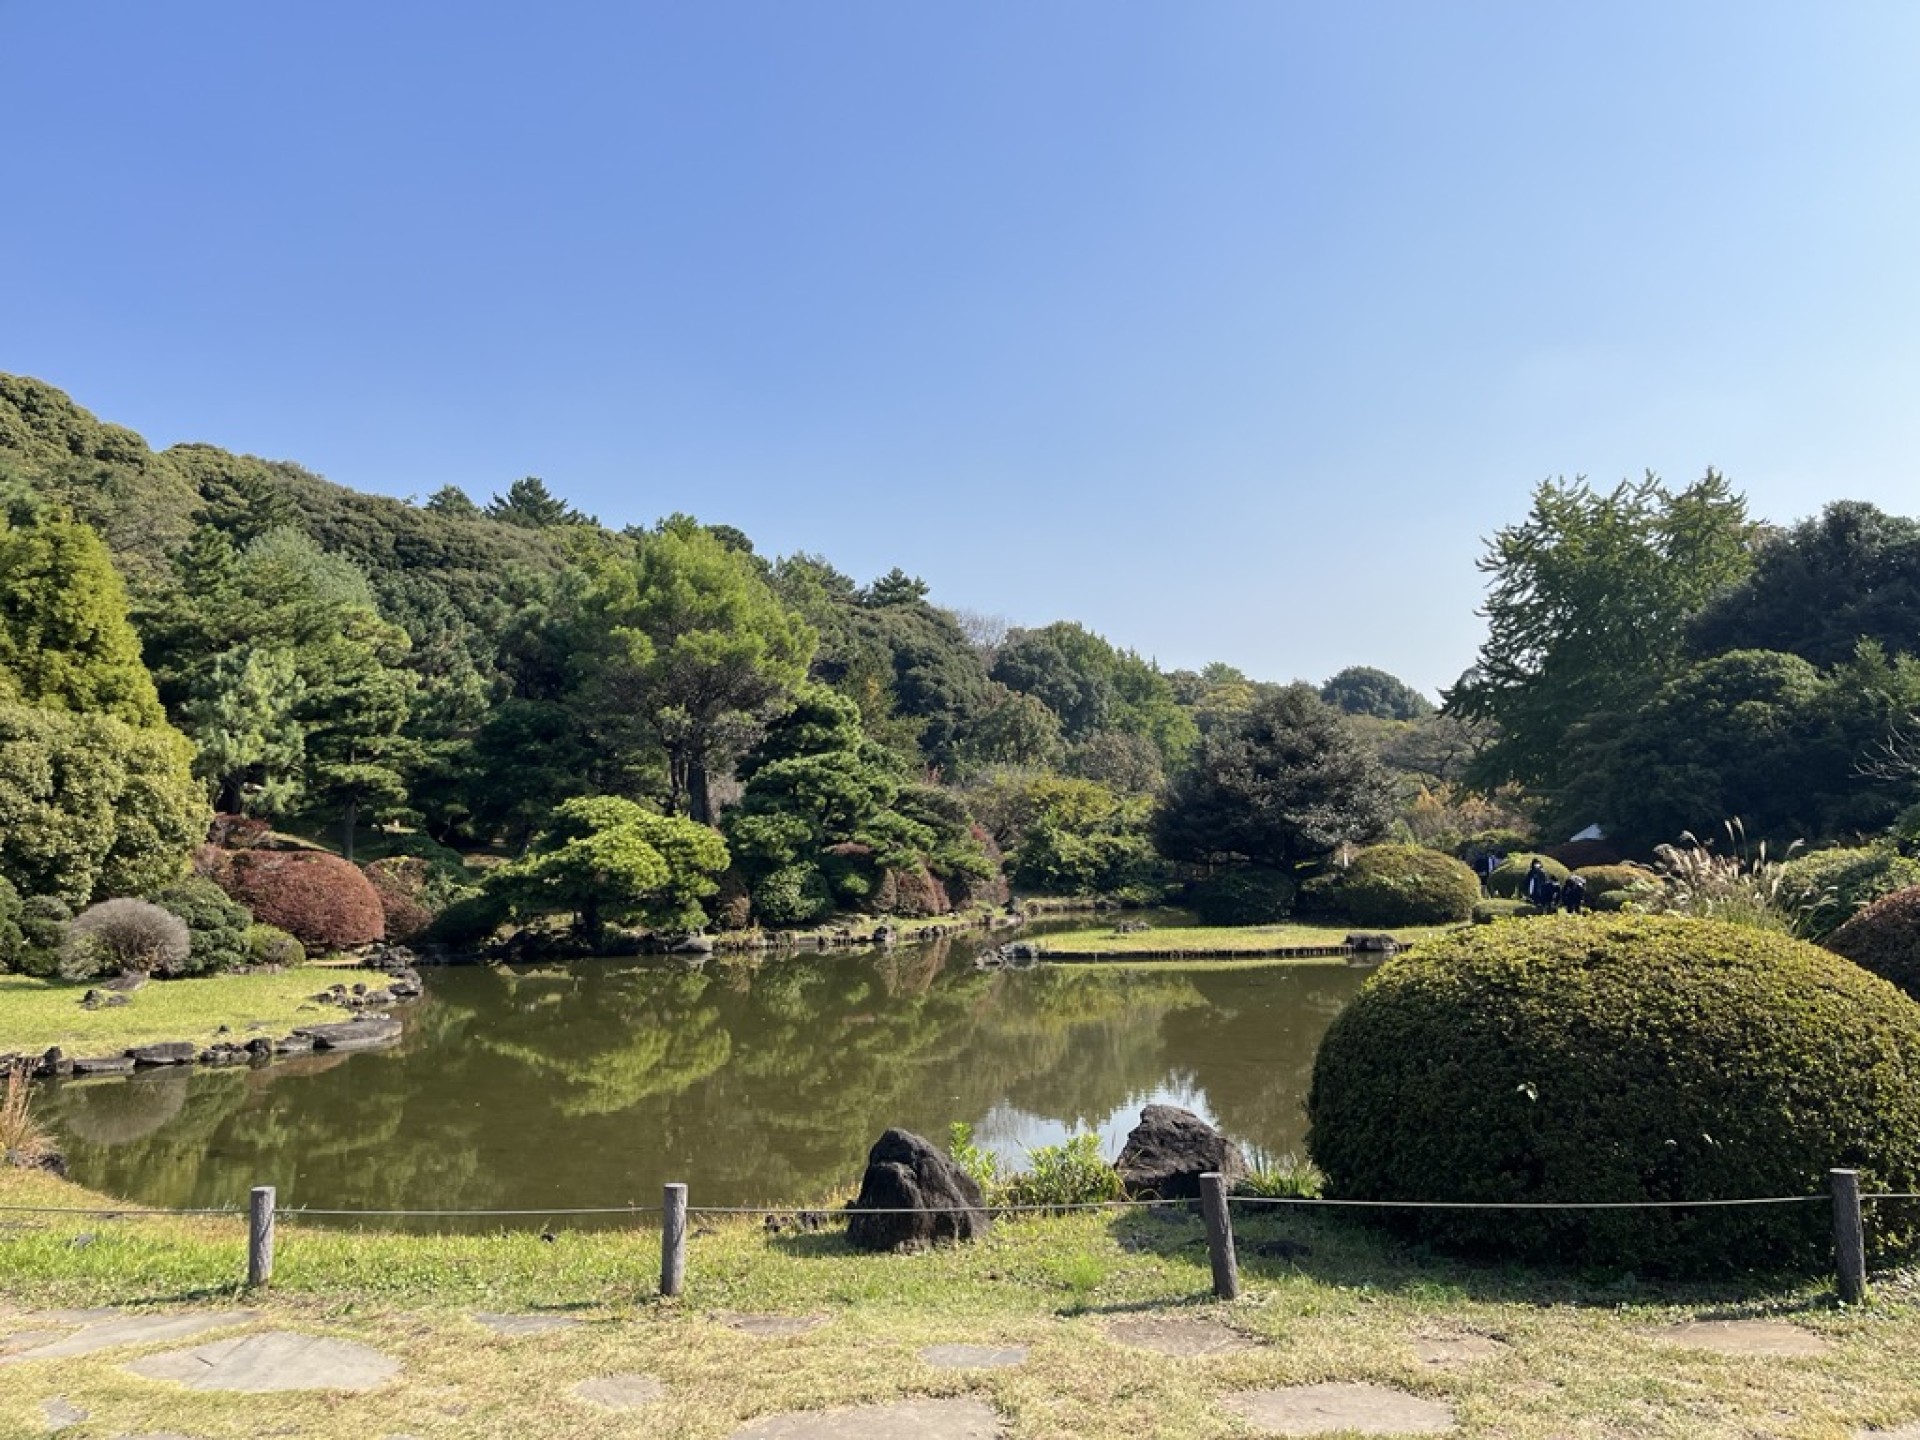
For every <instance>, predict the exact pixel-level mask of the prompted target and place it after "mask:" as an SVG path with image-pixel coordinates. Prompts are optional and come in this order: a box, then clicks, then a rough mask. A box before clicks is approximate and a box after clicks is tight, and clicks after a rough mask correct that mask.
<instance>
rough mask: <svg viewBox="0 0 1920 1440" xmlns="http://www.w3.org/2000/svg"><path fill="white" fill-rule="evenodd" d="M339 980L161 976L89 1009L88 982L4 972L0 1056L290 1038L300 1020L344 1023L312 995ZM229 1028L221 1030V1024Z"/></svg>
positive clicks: (322, 973)
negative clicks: (120, 1001)
mask: <svg viewBox="0 0 1920 1440" xmlns="http://www.w3.org/2000/svg"><path fill="white" fill-rule="evenodd" d="M338 978H339V971H338V970H337V969H332V968H329V967H327V966H324V965H308V966H299V967H297V968H295V969H292V970H282V971H275V972H269V973H253V974H234V975H213V976H205V977H200V978H196V979H192V980H166V981H155V982H154V983H152V984H149V985H146V986H143V987H142V988H141V989H139V990H137V991H135V992H134V993H133V994H131V995H129V996H128V997H127V1003H126V1004H125V1005H119V1006H114V1007H112V1008H106V1009H99V1010H87V1009H83V1008H81V1005H80V1000H81V997H82V996H84V995H85V994H86V993H87V989H88V986H86V985H85V984H76V983H71V982H67V981H60V980H40V979H36V978H34V977H32V976H28V975H0V1055H6V1054H15V1055H37V1054H39V1053H41V1052H42V1051H44V1050H46V1049H47V1048H48V1047H49V1046H53V1045H58V1046H59V1047H60V1048H61V1049H62V1050H64V1051H65V1052H66V1053H67V1054H69V1055H117V1054H119V1053H120V1052H121V1051H122V1050H125V1049H127V1048H128V1047H129V1046H132V1045H150V1044H154V1043H157V1042H159V1041H163V1040H191V1041H192V1042H194V1043H195V1044H196V1045H207V1044H211V1043H212V1042H213V1041H214V1040H215V1039H233V1038H234V1037H235V1036H238V1037H239V1038H241V1039H246V1038H248V1036H249V1035H250V1034H251V1033H264V1034H272V1035H284V1034H286V1033H287V1032H288V1031H289V1030H291V1029H293V1027H294V1026H296V1025H305V1024H310V1023H312V1022H314V1021H318V1020H338V1019H339V1018H341V1012H340V1011H339V1010H337V1009H334V1008H332V1007H330V1006H325V1005H321V1004H320V1003H318V1002H317V1001H315V1000H314V999H313V996H314V995H315V994H316V993H317V992H319V991H322V990H325V989H326V988H327V987H328V986H329V985H331V984H333V983H334V982H335V981H336V980H337V979H338ZM223 1026H224V1027H225V1028H226V1030H227V1031H228V1032H229V1033H227V1034H224V1035H222V1034H221V1033H220V1031H221V1027H223Z"/></svg>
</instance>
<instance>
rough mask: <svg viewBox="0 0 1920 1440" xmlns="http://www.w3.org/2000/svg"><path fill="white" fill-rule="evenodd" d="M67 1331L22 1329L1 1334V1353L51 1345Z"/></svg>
mask: <svg viewBox="0 0 1920 1440" xmlns="http://www.w3.org/2000/svg"><path fill="white" fill-rule="evenodd" d="M66 1333H67V1332H66V1331H64V1330H20V1331H16V1332H15V1333H14V1334H12V1335H0V1355H17V1354H18V1353H19V1352H20V1351H22V1350H34V1349H38V1348H39V1347H40V1346H42V1345H51V1344H52V1343H53V1342H54V1341H56V1340H58V1339H59V1338H60V1337H61V1336H62V1335H64V1334H66Z"/></svg>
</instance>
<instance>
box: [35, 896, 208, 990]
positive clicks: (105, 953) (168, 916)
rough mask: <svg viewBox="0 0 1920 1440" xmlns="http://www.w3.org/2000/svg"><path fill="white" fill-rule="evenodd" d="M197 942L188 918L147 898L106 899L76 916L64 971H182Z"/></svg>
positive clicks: (80, 975)
mask: <svg viewBox="0 0 1920 1440" xmlns="http://www.w3.org/2000/svg"><path fill="white" fill-rule="evenodd" d="M192 948H193V942H192V939H191V937H190V936H189V934H188V931H187V922H186V921H184V920H182V919H181V918H180V917H179V916H178V915H175V914H173V913H172V912H171V911H168V910H163V909H161V908H160V907H159V906H158V905H155V904H153V903H152V902H151V901H148V900H102V901H101V902H100V903H99V904H98V905H93V906H89V907H88V908H87V909H85V910H82V911H81V912H80V913H79V914H78V915H76V916H74V917H73V923H72V924H71V925H69V926H67V933H66V936H65V938H64V939H63V940H62V941H61V944H60V974H61V976H62V977H63V978H65V979H68V980H91V979H93V978H94V976H96V975H113V974H118V973H120V972H122V971H128V970H136V971H152V972H155V973H157V974H161V975H168V974H178V973H179V971H180V968H181V967H182V966H184V965H185V964H186V963H187V955H188V953H189V952H190V951H191V950H192Z"/></svg>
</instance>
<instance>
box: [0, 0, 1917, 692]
mask: <svg viewBox="0 0 1920 1440" xmlns="http://www.w3.org/2000/svg"><path fill="white" fill-rule="evenodd" d="M1917 73H1920V6H1914V5H1912V4H1910V3H1907V0H1898V3H1881V4H1869V3H1835V4H1831V5H1814V4H1792V5H1783V4H1768V3H1759V0H1727V3H1708V0H1689V3H1682V4H1674V3H1671V0H1658V3H1626V4H1621V3H1610V4H1607V5H1586V6H1568V5H1542V4H1539V3H1537V0H1511V3H1492V0H1486V3H1478V0H1461V3H1447V4H1438V3H1431V0H1408V3H1401V4H1366V3H1356V4H1339V5H1333V4H1326V5H1319V6H1306V5H1296V4H1282V3H1278V0H1270V3H1257V4H1240V3H1224V0H1223V3H1208V0H1200V3H1193V4H1130V3H1113V0H1102V3H1069V0H1048V3H1044V4H1032V3H1024V0H1021V3H1011V0H1008V3H968V4H964V5H961V4H947V5H939V4H901V3H897V0H870V3H826V0H820V3H806V4H793V3H789V0H778V3H746V0H730V3H721V4H710V3H691V0H689V3H683V4H672V5H670V4H666V3H646V4H613V3H608V4H569V3H547V4H544V5H539V6H531V5H524V4H517V5H511V6H508V5H495V4H484V3H462V4H452V3H446V4H425V3H407V4H393V3H377V4H376V3H364V0H344V3H343V0H334V3H328V4H324V5H318V4H316V5H300V6H292V5H271V4H260V3H258V0H244V3H242V0H233V3H198V0H174V3H169V4H165V5H156V4H152V3H144V0H142V3H128V0H101V3H88V4H29V3H26V0H0V95H4V96H5V97H6V109H7V114H8V117H9V118H8V128H9V132H10V136H11V138H10V141H9V143H8V146H7V157H8V158H7V162H6V164H5V166H4V167H0V187H4V188H3V190H0V193H3V194H4V202H5V219H4V221H3V222H0V275H3V276H4V281H0V370H8V371H13V372H16V373H25V374H31V375H37V376H40V377H42V378H44V379H46V380H48V381H51V382H52V383H54V384H56V385H59V386H61V387H62V388H64V389H66V390H68V391H69V392H70V393H71V394H72V395H73V396H74V397H75V398H76V399H77V400H78V401H79V402H80V403H81V404H82V405H85V406H87V407H88V408H89V409H92V410H94V411H96V412H98V413H99V414H101V415H103V416H105V417H107V418H109V419H113V420H117V421H120V422H122V423H124V424H128V425H131V426H133V427H134V428H136V429H138V430H139V431H141V432H142V433H143V434H145V435H146V436H147V437H148V439H149V440H151V441H153V442H154V443H155V444H156V445H161V446H164V445H167V444H170V443H173V442H176V441H180V440H206V441H210V442H213V443H216V444H220V445H224V446H227V447H229V448H232V449H236V450H243V451H249V452H252V453H255V454H260V455H266V456H270V457H275V458H284V459H291V460H296V461H299V462H300V463H302V464H304V465H306V466H308V467H309V468H311V469H314V470H317V471H319V472H320V473H322V474H324V475H326V476H328V477H329V478H331V479H333V480H337V481H339V482H341V483H343V484H347V485H351V486H354V487H356V488H359V489H364V490H374V491H381V492H386V493H390V494H396V495H403V496H404V495H414V496H417V497H420V498H424V497H425V496H427V495H428V494H430V493H432V492H433V491H434V490H435V489H437V488H438V487H439V486H441V485H444V484H449V483H451V484H457V485H459V486H461V487H462V488H464V489H465V490H466V491H467V492H468V493H469V494H471V495H473V496H474V497H475V498H476V499H478V500H480V501H482V502H484V501H485V500H486V499H487V498H488V496H490V495H491V494H493V493H494V492H496V491H501V490H504V489H505V488H506V487H507V485H508V484H510V483H511V482H512V481H513V480H514V479H515V478H517V477H519V476H521V475H525V474H537V475H540V476H542V477H544V478H545V479H546V481H547V482H548V484H549V485H550V486H551V487H552V488H553V489H554V490H555V491H556V492H557V493H559V494H561V495H564V496H565V497H566V498H568V499H569V500H571V501H573V502H574V503H575V504H577V505H579V506H580V507H582V508H583V509H586V510H589V511H592V512H593V513H595V514H597V515H598V516H599V517H600V518H601V519H602V520H604V521H607V522H609V523H612V524H625V523H635V522H637V523H643V524H644V523H650V522H651V521H653V520H654V519H656V518H658V517H659V516H661V515H663V514H666V513H670V512H672V511H676V510H684V511H690V512H692V513H694V514H697V515H698V516H700V517H701V518H702V519H705V520H709V521H726V522H729V523H732V524H735V525H738V526H740V527H741V528H742V529H744V530H746V531H747V532H748V533H749V534H750V535H751V536H753V538H754V539H755V541H756V543H757V545H758V547H759V548H760V550H761V551H762V552H763V553H767V554H781V553H787V552H790V551H794V550H809V551H814V552H818V553H821V554H824V555H825V556H826V557H827V558H828V559H830V560H832V561H833V562H834V563H835V564H836V565H838V566H839V567H840V568H842V569H844V570H846V571H848V572H849V573H851V574H853V575H854V576H855V577H856V578H859V579H862V580H864V579H868V578H871V577H872V576H873V575H875V574H878V573H881V572H883V571H885V570H886V569H888V568H890V567H891V566H893V565H896V564H897V565H900V566H901V567H903V568H905V569H907V570H909V571H911V572H914V573H917V574H919V575H922V576H923V577H924V578H925V579H926V580H927V581H928V582H929V583H930V584H931V585H932V587H933V597H934V599H935V600H936V601H939V602H941V603H944V604H948V605H952V606H956V607H962V608H968V609H975V610H981V611H986V612H990V613H995V614H999V615H1003V616H1005V617H1007V618H1008V619H1009V620H1011V621H1013V622H1015V623H1020V624H1040V623H1044V622H1046V621H1048V620H1051V619H1055V618H1061V617H1070V618H1075V619H1079V620H1081V621H1082V622H1084V623H1086V624H1088V625H1089V626H1091V627H1092V628H1094V629H1096V630H1099V631H1100V632H1102V633H1104V634H1105V635H1107V636H1108V637H1109V638H1110V639H1112V640H1114V641H1115V642H1117V643H1120V644H1123V645H1127V646H1130V647H1133V648H1135V649H1138V650H1140V651H1142V652H1143V653H1146V654H1148V655H1151V656H1154V657H1156V658H1158V659H1159V661H1160V662H1161V663H1162V664H1163V665H1166V666H1168V667H1173V666H1186V665H1198V664H1201V663H1204V662H1206V661H1208V660H1213V659H1220V660H1226V661H1229V662H1231V663H1234V664H1237V665H1239V666H1241V667H1242V668H1243V669H1245V670H1247V671H1249V672H1250V673H1252V674H1254V675H1256V676H1259V677H1262V678H1271V679H1288V678H1294V677H1300V678H1306V679H1313V680H1318V679H1321V678H1324V677H1325V676H1326V675H1328V674H1330V673H1331V672H1333V671H1334V670H1337V669H1339V668H1341V667H1342V666H1344V665H1348V664H1373V665H1380V666H1383V667H1385V668H1387V669H1389V670H1392V671H1395V672H1396V673H1398V674H1400V675H1403V676H1404V677H1406V678H1407V679H1408V680H1410V681H1412V682H1414V683H1416V684H1418V685H1420V686H1423V687H1426V688H1432V687H1436V686H1439V685H1442V684H1445V683H1448V682H1449V681H1451V680H1452V679H1453V678H1454V676H1456V675H1457V674H1458V673H1459V671H1460V670H1461V669H1462V668H1463V667H1464V666H1465V665H1466V664H1467V663H1468V662H1469V661H1470V660H1471V658H1472V656H1473V653H1474V650H1475V648H1476V646H1477V644H1478V641H1479V638H1480V635H1481V631H1482V627H1481V623H1480V621H1479V620H1478V619H1477V618H1476V617H1475V615H1474V613H1473V611H1474V607H1475V605H1476V604H1477V603H1478V600H1479V598H1480V595H1481V593H1482V584H1483V582H1482V578H1481V577H1480V576H1479V575H1478V574H1477V572H1476V571H1475V569H1474V560H1475V558H1476V557H1477V556H1478V555H1479V554H1480V553H1481V550H1482V538H1483V537H1484V536H1486V535H1487V534H1489V533H1490V532H1491V531H1492V530H1493V529H1495V528H1496V527H1498V526H1500V525H1502V524H1507V523H1511V522H1512V521H1515V520H1517V519H1518V518H1520V516H1521V515H1522V514H1523V513H1524V510H1525V506H1526V501H1527V496H1528V493H1529V491H1530V489H1531V488H1532V487H1533V486H1534V485H1535V484H1536V483H1537V482H1539V481H1540V480H1542V479H1544V478H1546V477H1548V476H1552V475H1567V476H1572V475H1576V474H1585V475H1587V476H1589V477H1591V478H1592V479H1594V480H1596V481H1599V482H1604V483H1606V484H1608V485H1611V484H1612V483H1614V482H1616V481H1618V480H1620V479H1622V478H1625V477H1629V476H1638V475H1639V474H1640V473H1641V472H1642V471H1643V470H1646V469H1649V468H1650V469H1653V470H1655V471H1657V472H1659V473H1660V474H1662V475H1663V476H1665V477H1666V478H1667V479H1668V480H1670V481H1672V482H1674V483H1683V482H1685V481H1688V480H1691V479H1693V478H1695V477H1697V476H1698V475H1699V474H1700V473H1701V472H1702V471H1704V470H1705V468H1706V467H1707V466H1708V465H1714V466H1717V467H1718V468H1719V469H1721V470H1722V471H1724V472H1725V473H1727V474H1728V475H1729V477H1730V478H1731V479H1732V480H1733V481H1734V482H1735V484H1736V485H1738V486H1739V487H1741V488H1742V489H1744V490H1745V492H1746V493H1747V494H1748V496H1749V497H1750V499H1751V501H1752V503H1753V507H1754V509H1755V511H1756V512H1757V513H1759V514H1762V515H1764V516H1767V517H1769V518H1772V519H1775V520H1790V519H1794V518H1798V517H1801V516H1804V515H1808V514H1811V513H1813V512H1814V511H1816V510H1817V509H1818V508H1819V507H1820V506H1821V505H1822V504H1823V503H1825V502H1826V501H1828V500H1831V499H1835V498H1840V497H1843V496H1845V497H1855V498H1861V499H1867V500H1872V501H1875V502H1876V503H1878V504H1880V505H1882V506H1884V507H1886V508H1889V509H1893V510H1896V511H1899V512H1900V513H1903V514H1914V513H1920V463H1917V462H1920V403H1916V397H1920V283H1917V282H1916V263H1917V261H1920V84H1916V83H1915V75H1916V74H1917Z"/></svg>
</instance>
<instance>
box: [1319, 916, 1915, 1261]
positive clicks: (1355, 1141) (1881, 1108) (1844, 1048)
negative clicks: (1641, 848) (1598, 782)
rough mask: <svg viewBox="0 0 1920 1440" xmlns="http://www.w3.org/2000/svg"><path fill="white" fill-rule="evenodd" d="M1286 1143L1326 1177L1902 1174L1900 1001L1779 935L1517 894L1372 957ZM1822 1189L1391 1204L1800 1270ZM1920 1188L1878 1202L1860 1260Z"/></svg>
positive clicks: (1606, 1244) (1905, 1186)
mask: <svg viewBox="0 0 1920 1440" xmlns="http://www.w3.org/2000/svg"><path fill="white" fill-rule="evenodd" d="M1307 1108H1308V1117H1309V1122H1310V1126H1311V1129H1310V1131H1309V1135H1308V1146H1309V1149H1310V1150H1311V1152H1312V1155H1313V1159H1314V1162H1315V1163H1316V1164H1318V1165H1319V1166H1320V1167H1321V1169H1323V1170H1324V1171H1325V1172H1326V1174H1327V1178H1328V1193H1329V1194H1331V1195H1335V1196H1339V1197H1343V1198H1347V1199H1369V1200H1455V1201H1508V1202H1512V1201H1558V1202H1576V1201H1577V1202H1589V1203H1590V1202H1596V1201H1645V1200H1709V1199H1749V1198H1757V1197H1771V1196H1796V1195H1819V1194H1822V1193H1823V1192H1824V1191H1825V1189H1826V1185H1827V1172H1828V1170H1830V1169H1832V1168H1834V1167H1836V1166H1838V1167H1850V1168H1856V1169H1859V1170H1860V1171H1861V1172H1862V1185H1863V1188H1865V1189H1867V1190H1869V1191H1872V1190H1893V1191H1912V1190H1916V1189H1920V1007H1916V1006H1915V1005H1913V1004H1912V1003H1911V1002H1910V1001H1908V1000H1907V999H1906V998H1905V997H1904V996H1902V995H1901V994H1900V993H1899V992H1898V991H1896V990H1895V989H1894V988H1893V987H1892V986H1891V985H1888V984H1887V983H1886V982H1884V981H1882V980H1879V979H1877V978H1875V977H1874V976H1872V975H1869V974H1867V973H1866V972H1865V971H1864V970H1861V969H1860V968H1859V967H1857V966H1854V965H1851V964H1849V963H1848V962H1846V961H1844V960H1842V959H1840V957H1838V956H1836V955H1832V954H1830V953H1828V952H1827V951H1824V950H1821V949H1819V948H1817V947H1816V946H1813V945H1808V944H1806V943H1804V942H1802V941H1799V940H1794V939H1792V938H1790V937H1788V936H1785V935H1780V934H1776V933H1769V932H1764V931H1757V930H1754V929H1751V928H1748V927H1741V926H1733V925H1727V924H1722V923H1720V922H1716V921H1706V920H1694V919H1689V918H1686V917H1682V916H1656V915H1555V916H1541V917H1538V918H1536V919H1533V920H1530V921H1528V922H1527V923H1526V924H1523V925H1491V926H1482V927H1476V928H1473V929H1470V930H1463V931H1459V932H1456V933H1454V934H1451V935H1447V936H1443V937H1441V938H1440V939H1438V940H1435V941H1433V942H1431V943H1429V944H1425V945H1422V946H1421V947H1420V948H1419V949H1418V950H1416V951H1413V952H1411V953H1409V954H1407V955H1403V956H1401V957H1399V958H1397V959H1394V960H1392V961H1389V962H1388V963H1387V964H1386V965H1385V966H1383V967H1382V968H1381V969H1380V970H1379V971H1378V972H1377V973H1376V974H1375V975H1374V976H1373V977H1372V978H1371V979H1369V980H1368V981H1367V983H1366V984H1365V985H1363V986H1362V987H1361V989H1360V992H1359V994H1358V995H1357V996H1356V997H1355V998H1354V1000H1353V1002H1352V1004H1350V1005H1349V1006H1348V1007H1347V1009H1346V1010H1344V1011H1343V1012H1342V1013H1341V1014H1340V1015H1339V1016H1337V1017H1336V1018H1335V1019H1334V1022H1333V1024H1332V1025H1331V1026H1330V1027H1329V1028H1328V1030H1327V1034H1326V1038H1325V1039H1324V1041H1323V1042H1322V1044H1321V1047H1320V1052H1319V1055H1318V1057H1317V1058H1316V1060H1315V1063H1314V1071H1313V1083H1312V1088H1311V1090H1310V1093H1309V1095H1308V1101H1307ZM1831 1214H1832V1212H1831V1210H1830V1208H1829V1207H1827V1206H1825V1205H1821V1204H1808V1205H1786V1206H1764V1207H1739V1208H1730V1209H1717V1210H1716V1209H1708V1210H1701V1209H1649V1210H1621V1211H1591V1212H1584V1213H1583V1212H1539V1213H1535V1212H1488V1213H1478V1214H1477V1213H1473V1212H1463V1211H1421V1212H1399V1216H1400V1219H1399V1222H1398V1223H1401V1224H1403V1225H1405V1226H1407V1227H1408V1228H1410V1229H1413V1230H1414V1231H1416V1232H1417V1233H1420V1234H1422V1235H1424V1236H1426V1237H1427V1238H1429V1239H1432V1240H1434V1241H1437V1242H1440V1243H1444V1244H1454V1245H1460V1246H1465V1247H1469V1248H1473V1249H1476V1250H1480V1251H1483V1252H1491V1253H1494V1254H1506V1255H1517V1256H1520V1257H1522V1258H1528V1259H1565V1260H1568V1261H1571V1262H1573V1263H1586V1264H1593V1265H1599V1266H1606V1267H1619V1268H1632V1269H1635V1270H1638V1271H1640V1272H1642V1273H1651V1272H1659V1273H1671V1274H1725V1273H1726V1272H1727V1271H1729V1270H1771V1269H1780V1268H1784V1267H1793V1268H1803V1269H1806V1270H1808V1271H1815V1270H1819V1269H1822V1268H1824V1267H1826V1266H1827V1265H1828V1264H1829V1263H1830V1262H1831V1258H1832V1253H1833V1252H1832V1235H1831V1229H1830V1224H1831ZM1916 1239H1920V1209H1916V1208H1915V1207H1914V1206H1912V1205H1910V1204H1909V1205H1900V1204H1895V1203H1893V1202H1885V1203H1883V1204H1882V1205H1881V1206H1878V1207H1876V1209H1875V1213H1874V1224H1873V1226H1872V1240H1873V1242H1874V1243H1875V1245H1876V1247H1877V1249H1878V1252H1879V1255H1880V1258H1883V1259H1885V1258H1889V1257H1894V1256H1899V1255H1904V1254H1908V1253H1911V1252H1912V1251H1913V1250H1914V1248H1915V1242H1916Z"/></svg>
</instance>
